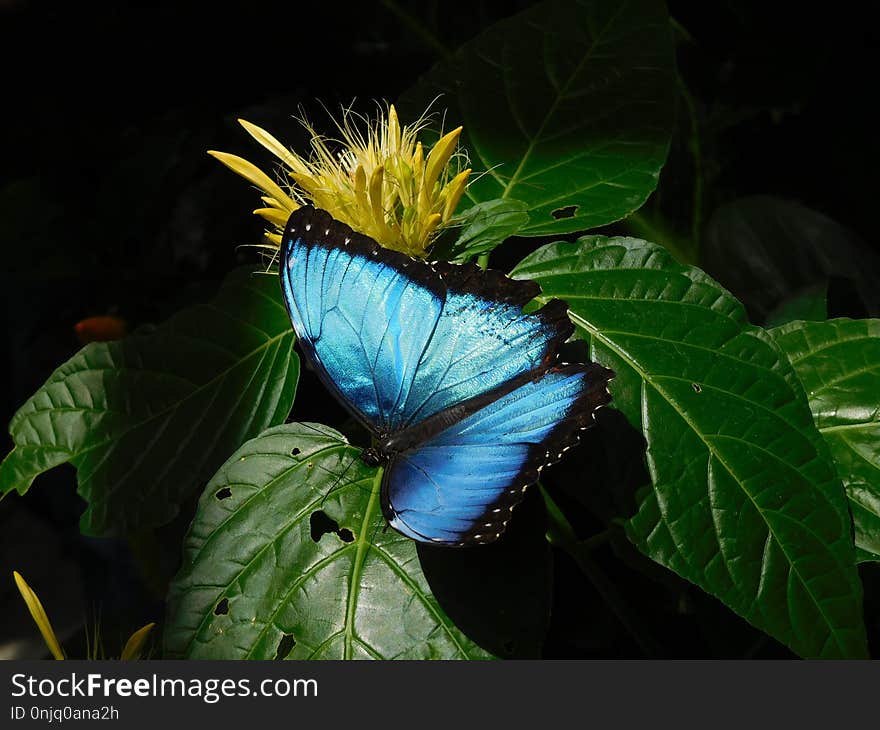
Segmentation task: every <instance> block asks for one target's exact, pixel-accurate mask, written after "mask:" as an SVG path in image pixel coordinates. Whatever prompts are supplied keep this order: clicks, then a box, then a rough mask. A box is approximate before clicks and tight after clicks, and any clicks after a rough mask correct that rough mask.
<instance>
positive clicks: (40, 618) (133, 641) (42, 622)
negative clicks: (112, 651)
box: [12, 570, 156, 660]
mask: <svg viewBox="0 0 880 730" xmlns="http://www.w3.org/2000/svg"><path fill="white" fill-rule="evenodd" d="M12 576H13V577H14V578H15V585H16V586H18V592H19V593H21V597H22V598H23V599H24V602H25V605H27V607H28V611H30V612H31V618H33V619H34V623H35V624H36V625H37V628H38V629H39V630H40V633H41V634H42V635H43V641H45V642H46V646H48V647H49V651H50V652H52V656H53V657H55V658H56V659H64V658H65V657H64V650H63V649H62V648H61V644H60V643H59V641H58V637H57V636H56V634H55V629H53V628H52V623H51V622H50V621H49V617H48V616H47V615H46V610H45V609H44V608H43V604H42V602H41V601H40V599H39V598H38V597H37V594H36V593H34V590H33V588H31V587H30V586H29V585H28V584H27V581H25V579H24V578H22V576H21V573H19V572H18V571H17V570H13V571H12ZM155 625H156V624H155V623H149V624H147V625H146V626H143V627H141V628H140V629H138V630H137V631H135V632H134V633H133V634H132V635H131V636H130V637H129V639H128V641H127V642H126V643H125V648H124V649H123V650H122V656H121V657H120V659H126V660H131V659H139V658H140V656H141V652H142V651H143V648H144V644H145V643H146V641H147V636H148V635H149V633H150V631H152V629H153V627H154V626H155ZM96 634H97V629H96ZM98 644H99V642H98V639H97V638H95V647H96V650H95V652H94V653H95V654H97V646H98ZM92 658H97V656H95V657H92Z"/></svg>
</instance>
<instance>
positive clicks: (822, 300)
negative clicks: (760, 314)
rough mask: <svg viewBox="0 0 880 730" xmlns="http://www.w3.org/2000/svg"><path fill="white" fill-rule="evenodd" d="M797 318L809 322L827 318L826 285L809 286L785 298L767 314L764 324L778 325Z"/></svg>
mask: <svg viewBox="0 0 880 730" xmlns="http://www.w3.org/2000/svg"><path fill="white" fill-rule="evenodd" d="M799 319H803V320H807V321H810V322H822V321H824V320H826V319H828V287H827V285H825V284H819V285H818V286H812V287H809V288H807V289H804V290H803V291H800V292H798V293H797V294H795V295H794V296H793V297H791V298H790V299H786V300H785V301H784V302H782V304H780V305H779V306H778V307H776V309H774V310H773V311H772V312H770V314H768V315H767V321H766V322H765V326H767V327H778V326H779V325H783V324H787V323H788V322H794V321H795V320H799Z"/></svg>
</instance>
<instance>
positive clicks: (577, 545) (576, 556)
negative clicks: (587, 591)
mask: <svg viewBox="0 0 880 730" xmlns="http://www.w3.org/2000/svg"><path fill="white" fill-rule="evenodd" d="M540 489H541V495H542V496H543V497H544V505H545V506H546V508H547V542H549V543H550V544H551V545H553V546H554V547H558V548H559V549H560V550H563V551H565V552H566V553H568V555H569V556H570V557H571V558H572V559H573V560H574V561H575V563H576V564H577V566H578V568H580V570H581V572H582V573H583V574H584V576H585V577H586V578H587V579H588V580H589V581H590V583H592V584H593V587H594V588H595V589H596V592H597V593H598V594H599V595H600V596H601V597H602V599H603V600H604V601H605V603H607V604H608V607H609V608H610V609H611V610H612V611H613V612H614V615H615V616H616V617H617V620H618V621H620V623H621V625H622V626H623V627H624V628H625V629H626V630H627V632H629V634H630V636H632V638H633V640H634V641H635V642H636V644H638V645H639V648H640V649H641V650H642V651H643V652H644V653H645V655H646V656H648V657H654V656H658V655H659V653H660V651H659V646H658V645H657V642H656V641H654V639H653V637H651V635H650V634H649V633H648V631H647V630H646V629H645V627H644V626H642V625H641V622H640V621H639V619H638V617H637V616H636V615H635V614H634V613H633V612H632V610H631V609H630V607H629V606H628V605H627V604H626V601H625V600H624V599H623V596H621V595H620V593H619V592H618V590H617V588H615V586H614V584H613V583H612V582H611V580H609V578H608V576H607V575H605V573H604V572H603V571H602V569H601V568H600V567H599V566H598V565H597V564H596V562H595V561H594V560H593V559H592V557H591V556H590V552H589V551H590V548H591V547H593V546H594V545H592V544H590V543H591V542H592V541H593V539H594V538H595V537H598V536H599V535H603V534H604V533H599V535H596V536H594V538H591V539H590V541H587V542H581V541H580V540H578V538H577V535H576V534H575V531H574V528H573V527H572V526H571V523H570V522H569V521H568V520H567V519H566V517H565V515H564V514H563V513H562V510H560V509H559V505H557V504H556V502H555V501H553V498H552V497H551V496H550V495H549V494H548V492H547V490H546V489H544V487H543V486H541V487H540ZM605 532H608V531H607V530H606V531H605Z"/></svg>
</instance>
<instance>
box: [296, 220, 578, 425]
mask: <svg viewBox="0 0 880 730" xmlns="http://www.w3.org/2000/svg"><path fill="white" fill-rule="evenodd" d="M282 240H283V252H282V261H281V284H282V289H283V292H284V299H285V302H286V304H287V309H288V312H289V314H290V318H291V321H292V323H293V328H294V330H295V331H296V334H297V337H298V338H299V341H300V344H301V347H302V349H303V352H304V353H305V355H306V358H307V359H308V360H309V361H310V362H311V364H312V365H313V366H314V367H315V368H316V370H317V371H318V373H319V374H320V375H321V377H322V379H323V380H324V382H325V383H326V384H327V386H328V387H329V388H330V389H331V390H332V391H334V392H335V394H336V396H337V397H338V398H339V400H340V401H341V402H342V403H343V404H344V405H346V406H347V407H348V408H349V409H350V410H351V411H352V412H353V413H354V414H355V415H356V416H357V417H358V418H360V420H361V421H362V422H363V423H364V424H365V425H366V426H368V427H369V428H370V429H371V430H373V432H374V433H377V434H388V433H393V432H395V431H399V430H401V429H403V428H405V427H407V426H410V425H412V424H415V423H418V422H419V421H422V420H424V419H425V418H427V417H429V416H431V415H433V414H436V413H439V412H440V411H442V410H444V409H446V408H449V407H451V406H453V405H454V404H456V403H459V402H461V401H462V400H466V399H468V398H472V397H474V396H476V395H478V394H480V393H485V392H488V391H490V390H492V389H493V388H496V387H498V386H499V385H501V384H502V383H505V382H508V381H510V380H512V379H514V378H515V377H517V376H520V375H522V374H523V373H527V372H531V371H534V370H537V369H544V368H546V367H547V366H548V365H549V364H550V363H551V362H552V361H553V359H554V358H555V353H556V349H557V347H558V345H559V344H560V343H562V342H564V341H565V340H566V339H567V338H568V337H569V336H570V335H571V332H572V329H573V328H572V325H571V323H570V321H569V320H568V317H567V316H566V307H565V305H564V303H562V302H560V301H552V302H550V303H548V304H547V305H545V306H544V307H542V308H541V309H539V310H538V311H537V312H535V313H532V314H524V313H523V311H522V307H523V305H524V304H525V303H526V302H528V301H530V300H531V299H533V298H534V297H535V296H536V295H537V294H538V293H539V292H540V288H539V287H538V286H537V284H534V283H533V282H529V281H514V280H512V279H508V278H507V277H506V276H504V275H502V274H500V273H498V272H492V271H489V272H484V271H482V270H480V269H479V268H477V267H476V266H474V265H472V264H469V265H464V266H458V265H454V264H447V263H435V264H433V265H432V264H428V263H426V262H424V261H419V260H415V259H412V258H410V257H409V256H405V255H403V254H400V253H397V252H395V251H390V250H388V249H385V248H382V247H381V246H379V244H377V243H376V242H375V241H373V240H372V239H370V238H368V237H366V236H363V235H360V234H357V233H355V232H353V231H352V230H351V228H349V227H348V226H346V225H345V224H343V223H340V222H338V221H336V220H334V219H333V218H332V217H331V216H330V215H329V214H328V213H326V212H324V211H321V210H316V209H314V208H312V207H311V206H304V207H303V208H300V209H299V210H297V211H296V212H294V213H293V214H292V215H291V217H290V220H289V221H288V224H287V228H286V230H285V233H284V237H283V239H282Z"/></svg>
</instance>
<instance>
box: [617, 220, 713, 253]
mask: <svg viewBox="0 0 880 730" xmlns="http://www.w3.org/2000/svg"><path fill="white" fill-rule="evenodd" d="M623 224H624V225H625V226H626V227H627V228H628V229H629V231H630V232H631V233H632V234H633V235H635V236H638V237H639V238H644V239H645V240H646V241H650V242H651V243H657V244H659V245H661V246H663V248H665V249H666V250H667V251H669V253H671V254H672V255H673V256H674V257H675V258H676V259H677V260H678V262H679V263H682V264H696V262H697V252H696V249H695V248H694V245H693V242H692V241H688V240H687V239H684V238H682V237H681V236H677V235H675V234H674V233H672V232H671V231H669V230H667V229H666V227H665V226H664V225H662V224H661V223H659V222H657V221H654V220H650V219H649V218H648V217H647V216H646V215H644V214H643V213H640V212H635V213H633V214H631V215H630V216H629V217H628V218H627V219H626V220H625V221H624V222H623Z"/></svg>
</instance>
